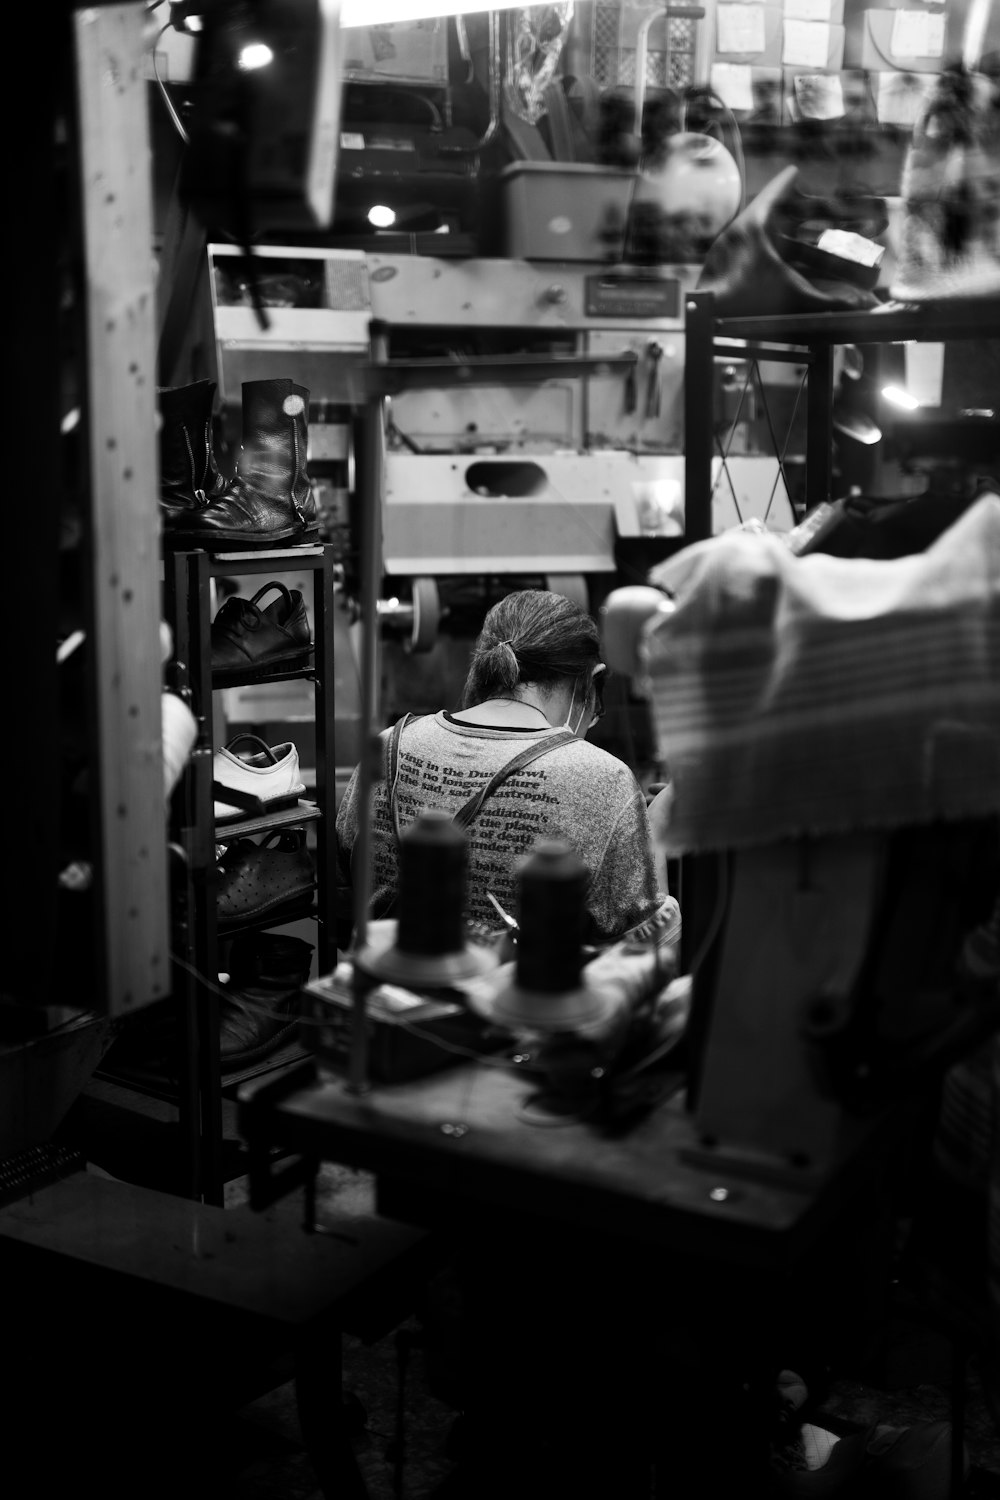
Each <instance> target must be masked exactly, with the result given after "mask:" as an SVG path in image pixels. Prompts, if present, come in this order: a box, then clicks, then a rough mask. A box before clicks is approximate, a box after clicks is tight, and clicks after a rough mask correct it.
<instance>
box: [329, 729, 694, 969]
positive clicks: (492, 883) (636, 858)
mask: <svg viewBox="0 0 1000 1500" xmlns="http://www.w3.org/2000/svg"><path fill="white" fill-rule="evenodd" d="M388 733H389V731H388V730H386V731H385V732H384V734H385V735H388ZM555 733H556V731H555V730H553V729H539V730H526V729H516V730H515V729H496V728H487V727H486V726H480V725H475V724H468V723H462V722H460V721H458V720H456V719H453V718H451V717H450V715H448V714H447V713H445V712H441V713H437V714H433V715H431V714H428V715H426V716H424V717H423V718H419V719H416V720H414V721H412V722H411V723H410V724H408V725H407V727H406V728H405V729H404V731H403V734H402V738H401V740H400V745H399V767H398V774H397V777H396V786H395V797H396V805H397V808H398V811H399V823H400V829H401V830H405V829H406V827H407V826H408V825H409V824H410V823H411V822H412V821H413V820H414V818H415V817H417V815H418V814H419V813H420V812H422V811H423V810H424V809H425V808H431V807H433V808H443V809H445V810H446V811H447V812H449V813H452V814H454V813H456V812H457V811H458V809H459V808H460V807H461V806H462V804H463V803H464V802H466V801H468V799H469V798H470V797H471V796H472V795H473V794H474V793H475V792H476V791H477V790H478V789H479V788H480V787H481V786H482V785H483V784H484V783H485V782H486V781H488V780H489V779H490V777H491V776H492V775H493V774H494V772H496V771H498V770H499V769H500V768H501V767H502V766H503V765H505V764H506V762H507V761H509V760H510V759H512V757H513V756H515V755H516V754H517V753H518V752H519V751H520V750H522V749H524V747H525V746H526V745H528V744H530V743H532V742H534V741H537V740H538V739H540V738H542V737H544V736H546V735H553V734H555ZM371 801H372V813H371V828H372V897H373V901H374V903H375V910H376V911H378V910H379V909H380V908H381V904H382V902H383V901H384V900H386V899H387V898H388V897H389V895H390V894H391V893H392V892H394V891H395V890H396V883H397V861H396V845H395V840H394V838H393V834H392V828H391V821H390V818H389V814H388V804H387V801H386V787H385V782H384V781H383V780H381V779H380V780H378V781H376V782H375V783H374V785H373V788H372V798H371ZM358 815H359V809H358V772H357V770H355V772H354V774H353V775H352V777H351V780H350V782H349V783H348V786H347V790H346V791H345V793H344V798H343V801H342V802H341V805H340V809H339V811H338V814H337V842H338V846H339V849H340V851H341V857H342V858H346V857H349V855H350V852H351V850H352V849H353V847H354V841H355V839H356V837H357V831H358ZM466 837H467V839H468V852H469V868H468V883H467V891H466V897H467V902H466V908H465V912H464V916H465V919H466V920H467V921H468V922H471V923H475V924H478V925H484V926H486V927H487V928H489V929H490V930H491V931H495V930H496V929H497V928H498V927H499V926H500V925H501V922H500V919H499V918H498V916H497V912H496V909H495V908H494V907H493V905H492V904H491V902H490V901H489V899H488V897H487V894H486V893H487V891H489V892H491V893H492V894H493V896H495V898H496V900H497V901H498V902H499V903H500V905H501V906H502V907H503V908H504V910H505V911H507V912H510V913H511V914H512V915H516V912H517V895H516V878H517V870H518V867H519V865H520V863H521V861H522V860H523V859H524V858H525V856H526V855H528V854H530V852H531V850H532V848H533V847H534V845H535V844H536V843H537V842H538V841H539V840H540V839H560V840H564V841H565V842H566V843H568V844H569V845H570V847H571V848H572V849H574V850H575V852H576V853H577V854H578V855H579V856H580V858H581V859H582V861H583V863H584V864H585V865H586V867H587V869H588V870H589V871H590V875H591V880H590V886H589V889H588V892H587V909H588V912H589V913H590V916H591V918H592V921H593V932H592V939H591V940H592V941H596V942H614V941H617V940H618V939H620V938H622V937H623V936H624V935H625V934H626V933H629V932H633V931H634V932H635V934H636V936H638V937H642V938H645V939H647V940H648V939H650V938H652V937H653V936H654V934H655V937H656V940H657V942H659V943H662V942H665V941H666V942H673V941H675V940H676V938H677V937H678V935H679V932H680V912H679V909H678V906H677V902H676V901H675V900H674V898H673V897H672V896H669V895H667V894H666V893H665V892H664V891H661V890H660V889H659V888H658V885H657V878H656V873H655V869H654V862H653V849H652V842H651V836H650V829H649V821H648V818H647V816H646V800H645V797H644V796H643V793H642V790H641V788H640V786H639V784H638V782H637V781H636V779H635V776H634V775H633V774H632V771H631V770H630V769H629V767H628V766H627V765H626V764H625V763H624V761H621V760H617V759H616V758H615V757H614V756H613V755H609V754H608V753H607V751H605V750H600V749H598V748H597V746H596V745H589V744H588V743H587V741H586V740H575V741H574V742H573V743H571V744H567V745H563V746H561V747H560V748H558V749H556V750H553V751H552V752H551V754H549V755H545V756H542V757H541V758H540V759H539V760H536V761H534V762H533V763H532V764H531V765H529V766H527V767H526V768H525V769H524V770H522V771H519V772H517V773H516V774H515V775H514V776H512V777H510V779H509V780H507V781H505V782H504V783H503V785H502V786H501V787H499V788H498V790H497V791H495V792H494V793H493V794H492V796H490V797H488V798H487V799H486V801H485V802H484V803H483V806H482V809H481V810H480V812H479V814H478V816H477V817H476V818H475V819H474V820H473V822H472V824H471V825H470V827H469V828H468V829H467V830H466Z"/></svg>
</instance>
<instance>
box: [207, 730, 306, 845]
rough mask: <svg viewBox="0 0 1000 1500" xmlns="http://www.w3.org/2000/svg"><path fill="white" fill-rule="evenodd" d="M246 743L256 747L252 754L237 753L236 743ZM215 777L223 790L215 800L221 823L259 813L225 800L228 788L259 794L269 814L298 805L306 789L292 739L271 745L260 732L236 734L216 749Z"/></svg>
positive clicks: (213, 768)
mask: <svg viewBox="0 0 1000 1500" xmlns="http://www.w3.org/2000/svg"><path fill="white" fill-rule="evenodd" d="M243 744H246V745H252V746H256V748H255V749H252V750H250V751H249V753H246V754H243V755H237V754H236V746H238V745H243ZM212 779H213V780H214V781H215V782H216V784H217V786H218V787H221V788H222V789H223V792H222V793H220V794H218V800H216V803H215V820H216V822H217V823H226V822H230V823H231V822H233V821H234V820H235V819H238V818H245V817H247V816H255V814H247V812H246V811H245V810H244V809H241V808H239V807H235V806H234V805H232V804H231V803H227V802H226V801H225V800H224V791H225V789H227V788H228V789H230V790H232V791H237V792H246V793H249V795H250V796H253V797H257V798H258V799H259V800H260V801H261V802H262V803H265V804H266V808H265V809H264V810H263V811H266V812H268V813H271V812H280V811H281V810H282V808H286V807H294V806H295V804H296V803H297V802H298V800H299V798H300V797H301V796H302V794H303V792H304V791H305V789H306V787H305V782H304V781H303V780H302V777H301V774H300V770H299V752H298V750H297V749H296V748H295V746H294V745H293V744H292V743H291V741H290V740H286V741H285V742H284V743H283V744H281V745H274V746H271V745H268V744H266V743H265V742H264V741H263V740H262V739H261V738H260V736H259V735H257V734H251V733H249V732H248V731H247V732H244V733H240V734H237V735H234V736H233V738H232V739H231V740H230V741H229V743H228V744H227V745H224V746H223V748H222V749H221V750H217V751H216V753H215V758H214V760H213V762H212ZM262 815H263V814H262Z"/></svg>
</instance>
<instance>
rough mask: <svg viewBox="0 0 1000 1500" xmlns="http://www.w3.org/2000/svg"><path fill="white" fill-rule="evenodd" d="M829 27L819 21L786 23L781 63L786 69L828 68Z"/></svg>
mask: <svg viewBox="0 0 1000 1500" xmlns="http://www.w3.org/2000/svg"><path fill="white" fill-rule="evenodd" d="M829 57H830V27H829V25H828V24H826V23H825V22H820V21H786V22H785V33H784V39H783V43H782V48H781V61H782V63H783V64H784V66H785V67H786V68H825V67H827V66H829Z"/></svg>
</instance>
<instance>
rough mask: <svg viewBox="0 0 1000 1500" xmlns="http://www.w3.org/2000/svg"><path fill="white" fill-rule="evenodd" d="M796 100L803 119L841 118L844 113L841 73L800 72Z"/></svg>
mask: <svg viewBox="0 0 1000 1500" xmlns="http://www.w3.org/2000/svg"><path fill="white" fill-rule="evenodd" d="M794 87H795V102H796V103H797V105H798V109H799V115H800V116H801V118H802V119H803V120H839V119H841V118H842V117H843V114H844V90H843V87H842V85H841V82H840V74H839V73H798V74H796V76H795V80H794Z"/></svg>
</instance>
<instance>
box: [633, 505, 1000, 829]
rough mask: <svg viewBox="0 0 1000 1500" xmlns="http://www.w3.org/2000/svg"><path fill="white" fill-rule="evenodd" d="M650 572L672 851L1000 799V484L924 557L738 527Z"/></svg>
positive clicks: (952, 812)
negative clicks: (663, 598)
mask: <svg viewBox="0 0 1000 1500" xmlns="http://www.w3.org/2000/svg"><path fill="white" fill-rule="evenodd" d="M650 581H651V582H652V583H654V584H656V585H657V586H658V587H660V588H662V589H664V590H665V591H666V592H667V593H668V594H669V595H670V596H671V597H672V598H673V600H674V603H675V609H674V611H673V612H672V613H670V614H665V615H661V616H660V617H659V618H658V620H657V622H656V623H655V625H654V627H653V628H652V629H651V631H650V633H649V635H648V637H647V642H648V653H649V654H648V672H649V678H650V680H651V684H652V692H653V703H654V710H655V717H656V726H657V732H658V736H659V741H660V753H661V755H662V757H663V759H664V760H665V762H666V765H667V768H668V770H669V774H670V777H671V781H672V797H671V799H670V810H669V815H668V816H667V818H666V820H665V826H664V827H662V828H661V827H657V826H656V803H655V802H654V803H653V805H652V806H651V808H650V815H651V818H652V819H653V822H654V830H655V832H656V833H657V836H658V837H659V838H660V839H661V840H662V843H663V847H664V848H665V850H666V852H667V854H668V856H676V855H680V854H685V853H691V852H698V851H704V850H709V849H722V848H725V849H735V848H740V847H746V846H748V845H754V844H761V843H771V842H773V841H775V840H777V839H784V838H790V837H795V836H798V835H803V834H811V835H821V834H830V833H841V832H846V831H848V830H852V829H879V828H885V829H888V828H894V827H900V826H906V825H910V824H925V823H929V822H934V821H936V820H945V821H953V820H956V819H961V818H968V817H979V816H982V815H985V814H990V813H995V812H997V811H998V810H1000V497H998V496H996V495H992V494H990V495H983V496H981V497H980V498H979V499H978V500H977V501H976V502H975V503H974V504H973V505H971V506H970V507H969V509H968V510H966V511H965V513H964V514H963V515H962V516H961V517H959V519H958V520H957V521H955V522H954V524H953V525H952V526H950V527H949V528H948V530H947V531H945V532H943V533H942V535H941V536H940V537H938V538H937V540H936V541H935V542H934V543H933V544H932V545H931V546H930V547H928V549H927V550H926V551H925V552H922V553H919V554H917V555H915V556H909V557H901V558H894V559H891V560H887V561H881V560H880V561H875V560H871V559H867V558H840V557H828V556H825V555H822V554H819V553H814V554H810V555H807V556H804V557H800V556H796V555H795V554H794V553H792V552H791V551H790V549H789V548H788V546H787V544H786V543H785V542H784V541H783V540H782V539H781V538H780V537H778V536H776V535H773V534H770V533H762V532H750V531H729V532H723V533H721V534H720V535H718V536H716V537H713V538H711V539H710V540H708V541H705V542H698V543H695V544H693V545H692V546H690V547H687V548H685V549H684V550H683V551H682V552H679V553H677V554H676V555H675V556H674V557H671V558H669V559H668V560H667V561H666V562H664V563H661V564H659V565H658V566H657V567H656V568H654V569H653V571H652V573H651V574H650Z"/></svg>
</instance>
